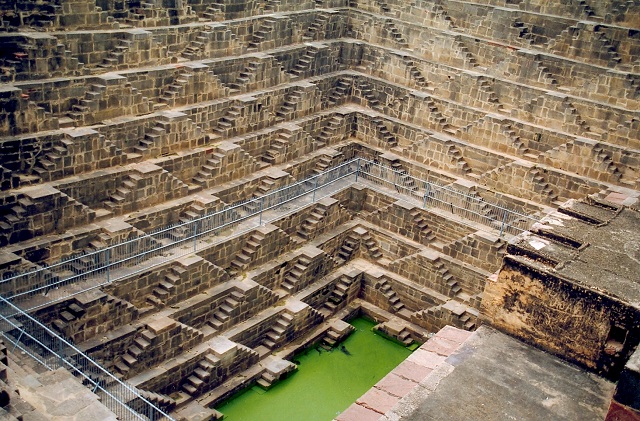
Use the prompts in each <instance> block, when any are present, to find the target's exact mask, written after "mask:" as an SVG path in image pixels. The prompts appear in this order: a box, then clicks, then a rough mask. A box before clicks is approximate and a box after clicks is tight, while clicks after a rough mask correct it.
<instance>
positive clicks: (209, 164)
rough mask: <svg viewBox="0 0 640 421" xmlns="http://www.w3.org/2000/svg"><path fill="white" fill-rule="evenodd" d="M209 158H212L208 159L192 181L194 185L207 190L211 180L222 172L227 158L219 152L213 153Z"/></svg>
mask: <svg viewBox="0 0 640 421" xmlns="http://www.w3.org/2000/svg"><path fill="white" fill-rule="evenodd" d="M209 156H210V158H207V160H206V161H205V163H204V164H203V165H202V167H200V170H198V172H197V173H196V175H195V176H194V177H193V179H192V181H193V183H195V184H197V185H199V186H202V187H205V188H208V187H209V180H211V179H212V178H213V176H214V175H215V174H218V173H219V172H220V171H222V162H223V159H224V158H225V155H224V154H222V153H220V152H218V151H216V152H213V153H212V154H211V155H209Z"/></svg>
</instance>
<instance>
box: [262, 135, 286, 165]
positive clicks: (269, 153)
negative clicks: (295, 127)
mask: <svg viewBox="0 0 640 421" xmlns="http://www.w3.org/2000/svg"><path fill="white" fill-rule="evenodd" d="M292 136H293V134H292V133H291V132H290V131H289V130H287V129H284V130H280V131H279V132H278V134H277V135H276V138H275V139H274V140H273V141H272V142H271V143H270V144H269V149H267V150H266V151H265V153H264V154H262V155H261V156H260V160H261V161H262V162H265V163H267V164H270V165H276V164H280V163H282V162H284V161H285V159H286V153H287V149H288V148H289V142H290V139H291V137H292Z"/></svg>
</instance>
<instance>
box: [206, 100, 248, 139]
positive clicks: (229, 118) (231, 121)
mask: <svg viewBox="0 0 640 421" xmlns="http://www.w3.org/2000/svg"><path fill="white" fill-rule="evenodd" d="M242 111H243V107H241V106H239V105H235V104H234V105H232V106H230V107H229V109H228V110H227V112H226V114H225V115H224V116H223V117H221V118H220V120H218V125H217V126H216V127H215V128H214V129H213V131H214V132H215V133H216V134H217V135H220V136H222V137H223V138H226V137H231V136H233V135H235V134H237V133H236V132H235V131H236V119H237V118H238V117H240V116H241V115H242Z"/></svg>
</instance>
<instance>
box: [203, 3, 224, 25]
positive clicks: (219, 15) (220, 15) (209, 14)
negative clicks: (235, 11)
mask: <svg viewBox="0 0 640 421" xmlns="http://www.w3.org/2000/svg"><path fill="white" fill-rule="evenodd" d="M202 17H203V18H204V19H207V20H211V21H214V22H220V21H223V20H224V19H225V14H224V10H222V5H220V4H209V5H207V8H206V9H205V11H204V13H203V14H202Z"/></svg>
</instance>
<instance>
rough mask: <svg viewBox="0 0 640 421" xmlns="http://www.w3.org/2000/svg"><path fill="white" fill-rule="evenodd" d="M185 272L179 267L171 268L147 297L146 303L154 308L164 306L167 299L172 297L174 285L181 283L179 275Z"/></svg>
mask: <svg viewBox="0 0 640 421" xmlns="http://www.w3.org/2000/svg"><path fill="white" fill-rule="evenodd" d="M185 271H186V269H184V268H183V267H181V266H171V267H170V268H169V270H168V271H167V273H166V274H165V276H164V279H163V280H161V281H160V282H158V284H157V285H156V286H155V288H153V290H152V291H151V294H149V295H147V299H146V301H147V302H148V303H149V304H151V305H152V306H154V307H156V308H162V307H164V306H166V305H167V302H168V301H169V298H170V297H171V296H172V295H173V292H174V290H175V288H176V284H177V283H180V281H181V278H180V276H181V274H182V273H183V272H185Z"/></svg>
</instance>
